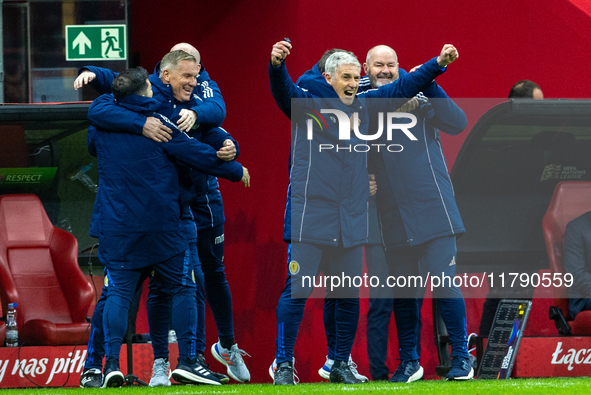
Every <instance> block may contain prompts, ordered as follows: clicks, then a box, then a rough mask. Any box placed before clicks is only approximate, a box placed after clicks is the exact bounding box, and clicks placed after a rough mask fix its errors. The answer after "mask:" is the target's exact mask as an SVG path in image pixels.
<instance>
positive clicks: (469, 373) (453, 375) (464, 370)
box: [445, 356, 474, 381]
mask: <svg viewBox="0 0 591 395" xmlns="http://www.w3.org/2000/svg"><path fill="white" fill-rule="evenodd" d="M473 377H474V369H472V365H471V364H470V359H469V358H464V357H460V356H457V357H454V358H453V359H452V360H451V369H450V370H449V373H447V374H446V375H445V378H446V379H447V380H459V381H461V380H470V379H472V378H473Z"/></svg>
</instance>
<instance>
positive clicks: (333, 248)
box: [269, 41, 457, 384]
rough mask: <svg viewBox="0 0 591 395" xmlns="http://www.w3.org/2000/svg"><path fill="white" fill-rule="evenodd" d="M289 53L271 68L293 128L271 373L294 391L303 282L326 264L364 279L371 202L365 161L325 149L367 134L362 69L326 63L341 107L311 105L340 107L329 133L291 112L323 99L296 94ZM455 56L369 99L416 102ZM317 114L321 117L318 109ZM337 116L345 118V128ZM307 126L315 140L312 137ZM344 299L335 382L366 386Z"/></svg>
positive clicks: (275, 57) (350, 300) (281, 52)
mask: <svg viewBox="0 0 591 395" xmlns="http://www.w3.org/2000/svg"><path fill="white" fill-rule="evenodd" d="M290 49H291V44H290V43H288V42H286V41H281V42H278V43H276V44H275V45H274V47H273V50H272V53H271V62H270V65H269V78H270V81H271V91H272V93H273V97H274V98H275V100H276V102H277V104H278V106H279V108H280V109H281V110H282V111H283V112H284V113H285V114H286V115H287V116H288V117H289V118H290V119H292V127H293V129H294V133H292V146H291V151H292V152H291V155H290V189H289V194H290V195H289V196H288V202H287V209H286V218H285V227H284V239H285V240H286V241H288V242H290V243H291V244H290V246H289V249H288V262H289V264H288V266H289V272H288V278H287V284H286V286H285V288H284V290H283V293H282V295H281V297H280V299H279V303H278V306H277V340H276V343H277V344H276V345H277V351H276V356H275V357H276V358H275V362H274V365H275V364H276V369H275V370H274V371H272V373H273V376H274V382H275V384H294V380H293V347H294V344H295V339H296V337H297V332H298V329H299V324H300V322H301V319H302V316H303V312H304V306H305V302H306V298H307V297H308V295H309V294H310V292H311V291H312V287H311V286H308V287H307V288H306V286H305V281H303V279H304V278H305V277H306V276H312V277H313V276H315V275H316V272H317V269H318V267H319V265H320V264H321V261H327V260H329V261H330V262H331V265H330V268H331V269H332V270H334V272H333V273H334V275H338V272H337V271H341V273H342V274H344V273H346V274H347V275H350V276H351V277H355V276H359V275H360V274H361V264H362V249H361V245H362V244H363V243H365V242H366V240H367V199H368V196H369V181H368V174H367V167H366V155H365V154H363V153H358V152H352V151H351V150H346V149H345V150H338V149H337V150H334V151H330V152H322V147H323V146H324V145H326V146H329V145H331V144H333V147H334V144H338V142H339V138H338V136H339V135H340V133H341V131H342V130H344V131H345V132H347V131H349V130H350V126H352V127H353V128H354V129H356V128H357V127H358V128H359V129H360V130H362V131H366V130H367V122H368V119H367V116H366V111H367V108H366V107H365V106H363V103H361V102H359V101H358V100H357V99H356V97H355V95H356V93H357V89H358V85H359V78H360V64H359V62H358V61H357V59H356V58H355V57H354V56H353V55H350V54H347V53H335V54H333V55H332V56H331V57H330V58H329V59H328V60H327V64H326V82H328V84H329V85H330V86H331V87H332V91H328V92H327V93H328V96H324V97H332V98H338V99H340V101H339V100H337V101H333V102H332V103H329V102H328V101H327V100H324V99H322V100H319V101H318V102H317V103H310V104H309V105H311V106H315V105H316V106H318V107H319V108H324V109H326V107H325V105H330V104H332V108H333V109H334V108H335V107H336V108H338V110H337V112H334V111H333V112H332V113H334V114H335V117H334V118H335V119H334V120H332V119H331V118H329V119H330V120H331V122H330V123H327V122H326V121H324V126H325V127H326V128H327V130H326V131H324V127H323V126H322V123H321V122H317V125H315V124H314V123H313V122H312V121H311V120H306V119H305V117H303V116H302V115H301V114H298V113H295V114H294V113H293V112H292V108H291V105H292V104H291V103H292V101H291V99H292V98H302V99H314V98H318V96H316V95H312V94H311V93H309V92H307V91H305V90H302V89H299V88H297V87H296V86H295V85H294V84H293V82H292V81H291V78H290V77H289V74H288V73H287V70H286V68H285V64H284V59H285V57H286V56H287V55H288V54H289V51H290ZM456 57H457V52H456V50H455V48H453V46H449V47H447V48H445V47H444V51H442V53H441V55H440V56H439V57H438V58H437V59H435V58H434V59H432V60H431V61H429V62H427V63H426V64H425V65H424V66H423V67H422V68H421V69H419V71H418V73H416V74H415V75H413V76H409V78H407V79H404V80H401V81H398V82H397V83H396V84H391V85H390V86H387V87H383V88H381V89H380V90H377V91H376V92H373V93H370V94H368V95H367V96H368V97H409V96H410V97H412V96H414V95H415V94H416V93H418V92H419V91H420V90H421V89H422V88H423V87H424V86H425V85H427V84H428V83H429V82H430V81H431V80H432V79H433V78H435V77H436V76H437V75H439V74H441V73H442V72H443V71H444V69H442V66H446V65H447V64H449V63H451V62H452V61H453V60H455V58H456ZM311 110H312V111H315V110H314V109H313V108H312V109H311ZM321 111H322V110H321ZM359 113H361V115H359ZM319 114H320V113H318V114H317V115H319ZM336 117H339V122H338V123H337V119H336ZM341 117H344V120H342V119H341ZM349 117H351V122H352V123H351V125H349V122H350V120H349ZM323 119H324V118H323ZM343 122H344V123H343ZM335 124H338V126H337V125H335ZM300 125H301V129H302V130H301V132H300ZM306 125H307V126H308V134H306V133H305V127H306ZM329 125H330V126H329ZM310 129H312V130H310ZM310 133H312V134H313V135H314V138H313V139H309V138H307V136H310ZM348 142H350V143H351V144H355V143H358V142H359V143H360V142H361V140H360V138H359V137H358V136H357V134H355V136H351V137H350V139H349V140H348ZM345 295H346V297H345V298H342V299H339V300H338V301H337V305H336V314H335V316H336V322H337V340H336V346H335V362H334V364H333V367H332V369H331V372H330V380H331V382H343V383H359V382H360V380H359V379H357V378H356V377H355V376H354V375H353V373H352V372H351V370H350V367H349V364H348V358H349V355H350V353H351V347H352V345H353V340H354V338H355V332H356V329H357V321H358V317H359V300H358V288H355V287H352V288H350V289H347V290H346V292H345Z"/></svg>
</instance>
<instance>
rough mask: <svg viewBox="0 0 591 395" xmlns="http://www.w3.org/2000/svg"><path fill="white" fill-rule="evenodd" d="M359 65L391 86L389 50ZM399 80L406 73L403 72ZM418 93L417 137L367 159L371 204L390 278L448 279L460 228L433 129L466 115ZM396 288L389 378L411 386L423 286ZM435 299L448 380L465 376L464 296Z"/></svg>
mask: <svg viewBox="0 0 591 395" xmlns="http://www.w3.org/2000/svg"><path fill="white" fill-rule="evenodd" d="M364 68H365V71H366V74H367V75H368V79H369V81H370V83H371V88H376V87H378V86H383V85H387V84H390V83H393V82H394V81H395V80H396V78H398V59H397V56H396V53H395V52H394V50H392V49H391V48H390V47H387V46H376V47H374V48H372V49H371V50H370V51H369V53H368V63H366V64H365V65H364ZM400 75H401V76H403V75H404V71H403V70H401V72H400ZM366 86H367V85H366ZM367 92H371V90H367ZM422 93H423V94H424V95H423V94H420V95H417V96H416V97H415V99H413V100H416V101H417V103H418V104H419V105H418V107H417V108H416V109H414V110H412V113H413V114H415V115H416V117H417V119H418V122H417V125H416V126H415V127H413V128H411V129H409V130H410V132H411V133H412V134H413V135H414V136H415V137H416V138H417V140H416V141H408V142H407V143H405V144H404V145H403V146H404V149H403V150H402V151H401V152H395V153H393V152H387V151H386V150H382V152H381V153H372V154H370V167H371V171H372V172H374V173H375V177H376V181H377V184H378V193H377V199H376V200H377V207H378V213H379V219H380V223H381V229H382V240H383V244H384V247H385V251H386V260H387V262H388V264H389V266H390V274H391V275H393V276H405V277H407V278H408V276H415V275H419V274H420V275H421V276H423V278H424V277H425V276H426V274H427V273H431V276H435V275H436V276H442V275H445V276H449V277H452V278H453V276H455V269H456V252H457V249H456V242H455V241H456V237H457V236H461V235H462V234H463V233H464V232H465V229H464V225H463V223H462V219H461V217H460V213H459V211H458V208H457V205H456V202H455V196H454V192H453V187H452V184H451V179H450V178H449V173H448V169H447V164H446V161H445V157H444V156H443V150H442V148H441V141H440V137H439V130H441V131H443V132H445V133H447V134H451V135H456V134H458V133H460V132H462V131H463V130H464V129H465V128H466V124H467V122H466V116H465V114H464V112H463V111H462V110H461V109H460V108H459V107H458V106H457V105H456V104H455V103H454V102H453V101H452V100H451V99H450V98H449V97H448V96H447V94H446V93H445V92H444V91H443V89H441V88H440V87H439V86H438V85H437V83H435V82H433V83H432V84H430V85H429V86H427V87H426V88H425V89H424V90H423V92H422ZM361 95H363V94H361ZM407 111H408V110H407ZM374 127H375V125H374ZM370 130H371V128H370ZM381 142H385V141H383V140H382V141H381ZM394 291H395V294H394V295H395V299H394V317H395V320H396V328H397V331H398V342H399V346H400V359H401V363H400V365H399V367H398V369H397V371H396V373H395V374H394V375H393V376H392V378H391V379H390V381H393V382H411V381H415V380H418V379H420V378H421V377H422V375H423V369H422V367H421V366H420V365H419V362H418V359H419V352H418V351H419V350H418V349H417V339H418V338H419V336H420V333H418V331H419V330H420V326H419V325H418V322H419V319H420V307H421V298H422V297H423V295H424V289H423V288H418V289H416V292H414V291H413V290H412V289H407V290H400V289H397V288H394ZM433 298H437V299H439V304H440V307H441V314H442V318H443V320H444V322H445V324H446V327H447V330H448V333H449V337H450V342H451V346H452V368H451V370H450V372H449V373H448V374H447V376H446V378H447V379H452V380H467V379H470V378H472V377H473V370H472V367H471V366H470V363H469V355H468V350H467V337H466V308H465V305H464V300H463V297H462V293H461V291H460V290H459V289H458V288H457V287H455V286H451V287H441V288H436V289H435V290H434V292H433ZM386 328H387V325H386Z"/></svg>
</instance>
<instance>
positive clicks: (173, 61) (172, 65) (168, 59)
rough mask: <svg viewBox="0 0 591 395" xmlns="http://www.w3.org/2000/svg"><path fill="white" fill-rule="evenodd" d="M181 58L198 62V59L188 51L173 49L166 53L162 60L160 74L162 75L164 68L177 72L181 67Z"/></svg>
mask: <svg viewBox="0 0 591 395" xmlns="http://www.w3.org/2000/svg"><path fill="white" fill-rule="evenodd" d="M181 60H189V61H191V62H195V63H197V59H195V57H194V56H193V55H191V54H188V53H186V52H185V51H181V50H177V51H171V52H169V53H167V54H166V55H164V57H163V58H162V60H161V61H160V75H159V77H162V73H163V72H164V70H169V71H170V72H173V73H174V72H175V71H176V70H177V69H178V68H179V63H180V62H181Z"/></svg>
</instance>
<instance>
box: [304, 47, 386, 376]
mask: <svg viewBox="0 0 591 395" xmlns="http://www.w3.org/2000/svg"><path fill="white" fill-rule="evenodd" d="M335 52H347V51H345V50H344V49H337V48H335V49H331V50H328V51H326V52H325V53H324V54H323V55H322V57H321V58H320V60H319V61H318V63H316V64H315V65H314V67H312V69H310V70H308V71H306V72H305V73H304V74H302V75H301V76H300V78H298V80H297V82H296V85H297V86H299V87H300V88H303V89H307V90H308V91H310V92H311V93H312V94H315V95H317V96H321V97H330V96H331V95H334V89H333V88H332V86H330V85H329V84H327V83H326V81H325V79H324V75H323V73H324V71H325V64H326V60H327V59H328V58H329V57H330V55H332V54H333V53H335ZM376 225H377V212H376V208H375V196H370V200H369V217H368V231H369V233H368V244H366V245H365V255H366V260H367V257H368V250H369V249H370V248H368V245H369V244H372V245H377V248H372V249H371V251H372V252H373V253H374V254H373V255H372V256H374V255H376V254H382V255H383V249H382V246H381V238H380V235H379V231H378V230H377V226H376ZM368 267H369V264H368ZM329 296H330V293H327V297H326V298H325V299H324V314H323V320H324V330H325V332H326V344H327V347H328V355H327V356H326V363H325V364H324V365H323V366H322V368H320V369H319V370H318V374H319V375H320V377H322V378H323V379H327V380H330V370H331V367H332V365H333V364H334V358H335V353H334V346H335V340H336V317H335V307H336V302H337V300H336V299H334V298H330V297H329ZM348 363H349V368H350V370H351V372H352V373H353V375H354V376H355V377H356V378H357V379H359V380H361V381H363V382H366V381H368V378H367V377H366V376H364V375H362V374H359V372H358V371H357V367H356V366H357V365H356V364H355V363H354V362H353V360H352V359H351V356H349V361H348Z"/></svg>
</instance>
